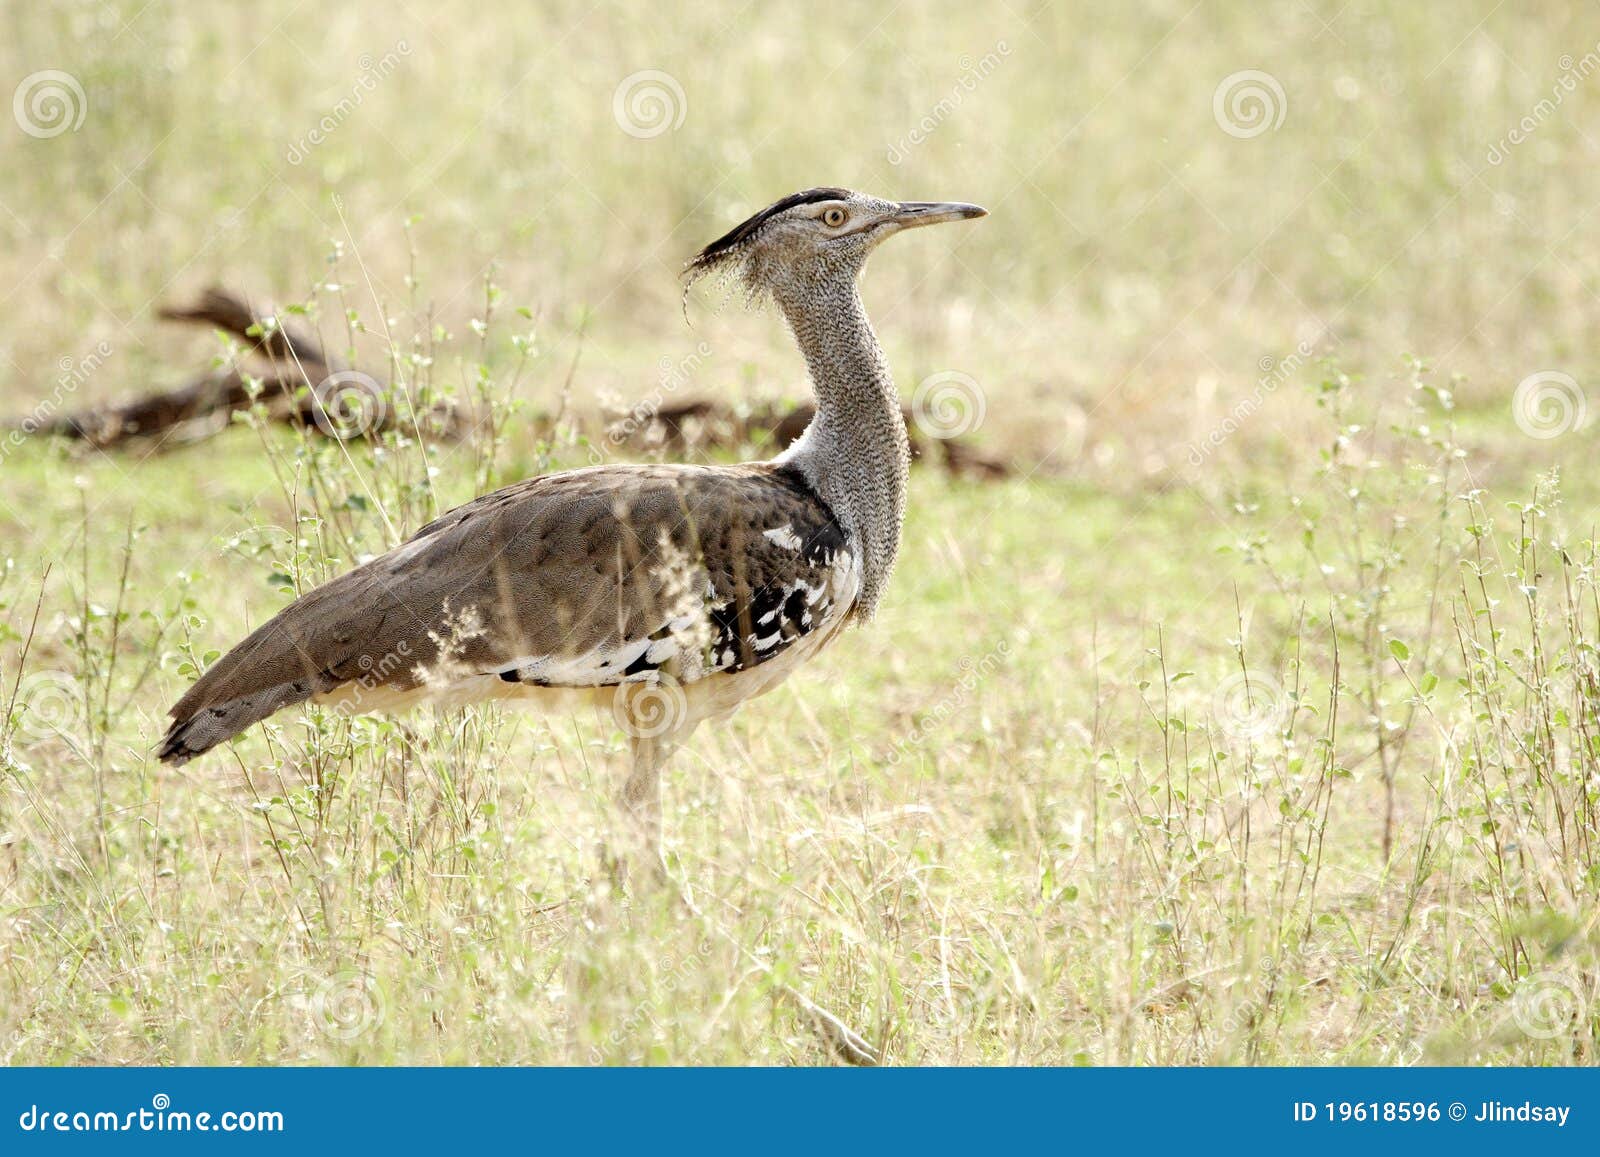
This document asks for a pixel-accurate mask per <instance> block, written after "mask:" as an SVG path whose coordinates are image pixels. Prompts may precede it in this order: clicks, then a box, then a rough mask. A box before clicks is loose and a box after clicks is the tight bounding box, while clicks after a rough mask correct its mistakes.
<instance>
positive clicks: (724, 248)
mask: <svg viewBox="0 0 1600 1157" xmlns="http://www.w3.org/2000/svg"><path fill="white" fill-rule="evenodd" d="M848 196H850V190H849V189H835V188H830V187H823V188H817V189H805V190H803V191H802V192H799V193H790V194H789V195H788V196H787V197H785V198H784V199H783V200H781V201H774V202H773V203H772V204H770V205H768V206H767V207H766V208H765V209H763V210H761V212H759V213H757V214H756V215H755V216H753V217H751V218H750V219H749V220H747V221H744V222H741V223H740V224H738V225H735V226H734V227H733V228H732V229H730V230H728V231H727V232H726V233H724V234H723V235H722V236H721V237H718V238H717V239H716V240H715V241H713V242H712V243H711V244H710V245H707V246H706V247H705V248H704V249H702V250H700V252H699V253H697V254H696V255H695V258H694V260H693V261H691V262H689V269H690V270H691V271H692V270H695V269H699V268H704V267H705V266H707V265H711V264H713V263H714V262H716V260H717V259H718V258H719V257H723V256H725V255H727V254H728V253H730V252H732V251H733V250H734V249H737V248H738V247H739V245H740V244H741V243H742V242H744V241H748V240H749V239H750V238H751V237H752V236H754V235H755V233H756V231H757V230H758V229H760V228H761V226H763V225H765V224H766V223H767V222H768V221H770V220H771V219H772V218H774V217H776V216H777V215H778V214H779V213H784V212H787V211H788V210H790V209H793V208H794V207H795V206H796V205H810V204H813V203H815V202H817V201H839V200H843V199H844V198H846V197H848Z"/></svg>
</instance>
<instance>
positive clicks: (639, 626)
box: [157, 187, 986, 871]
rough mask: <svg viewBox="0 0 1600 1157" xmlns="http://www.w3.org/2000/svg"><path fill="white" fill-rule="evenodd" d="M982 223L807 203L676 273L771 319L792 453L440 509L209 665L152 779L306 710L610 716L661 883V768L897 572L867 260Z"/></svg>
mask: <svg viewBox="0 0 1600 1157" xmlns="http://www.w3.org/2000/svg"><path fill="white" fill-rule="evenodd" d="M985 215H986V210H984V209H982V208H980V207H979V206H977V205H972V204H967V203H963V202H934V201H889V200H884V199H881V198H878V197H873V196H869V195H867V194H864V193H858V192H854V191H851V190H848V189H843V188H833V187H818V188H812V189H806V190H804V191H801V192H798V193H794V194H792V195H790V196H787V197H784V198H782V199H781V200H778V201H776V202H774V203H772V204H771V205H768V206H767V207H766V208H764V209H762V210H761V211H760V212H758V213H756V214H754V215H753V216H751V217H750V218H749V219H747V220H745V221H743V222H742V223H740V224H739V225H737V226H735V227H734V228H733V229H731V230H730V231H728V232H727V233H726V234H724V235H723V236H721V237H719V238H717V239H716V240H715V241H713V242H711V243H710V244H709V245H707V246H706V247H705V248H704V249H702V250H701V251H700V252H699V253H698V254H697V255H695V257H694V258H693V259H692V260H691V261H690V262H689V263H688V264H687V266H686V267H685V269H684V271H683V279H684V293H685V295H686V297H687V294H688V292H689V287H690V286H692V285H693V284H694V283H695V282H697V281H699V280H700V279H702V278H705V277H716V278H721V279H725V280H727V281H728V282H729V283H730V285H733V286H737V287H742V288H743V290H744V291H745V292H746V294H747V295H748V298H749V299H750V300H751V301H752V302H765V301H771V302H773V303H775V304H776V306H777V308H778V310H779V311H780V312H781V313H782V315H783V318H784V320H785V321H786V322H787V324H788V328H789V330H790V332H791V334H792V336H793V338H794V341H795V344H796V345H797V346H798V347H799V351H800V353H801V355H802V356H803V358H804V360H805V362H806V366H807V368H808V370H809V374H810V379H811V385H812V388H813V391H814V393H815V397H816V414H815V417H814V418H813V420H812V421H811V423H810V425H809V426H808V427H807V428H806V430H805V432H804V433H803V434H802V435H801V436H800V438H799V439H798V440H797V441H795V442H794V443H792V444H791V445H790V446H789V447H788V448H787V449H785V450H784V451H783V452H782V453H780V454H778V455H777V456H776V457H774V458H772V459H770V460H767V461H758V462H747V463H742V464H738V465H701V464H688V463H683V464H673V463H648V464H601V465H596V466H590V467H586V468H582V469H575V470H569V471H563V472H558V473H553V474H547V475H543V476H540V477H536V478H531V479H528V480H525V481H522V482H518V483H515V484H513V485H510V486H507V487H505V488H503V489H500V490H496V491H494V492H492V493H489V494H485V495H483V496H481V497H479V498H476V499H474V500H473V501H470V502H468V503H466V504H465V505H463V506H460V507H457V508H456V509H454V510H451V511H449V512H448V513H446V514H444V515H443V516H441V517H439V518H437V519H435V520H434V521H432V522H430V523H428V524H427V525H426V526H424V527H422V529H420V530H419V531H417V532H416V533H415V534H414V535H413V536H412V537H411V538H410V539H409V540H407V541H405V542H404V543H402V544H401V545H399V546H398V547H396V548H395V549H393V550H391V551H389V552H388V553H386V554H383V555H380V556H378V557H376V558H373V559H371V560H370V561H367V562H365V563H363V564H362V565H360V566H358V567H356V568H355V569H353V570H350V571H348V572H346V573H345V574H343V575H341V576H339V577H337V578H335V579H333V580H331V581H329V582H327V583H325V584H323V585H322V586H319V587H317V588H315V589H313V590H311V591H309V592H307V593H306V594H304V595H302V596H301V597H300V598H298V599H297V600H295V601H294V602H292V603H290V604H289V605H288V606H287V607H285V608H283V609H282V610H281V611H279V612H278V613H277V614H276V615H274V616H273V617H272V618H271V619H270V620H268V621H267V622H265V623H264V624H262V625H261V626H260V627H258V628H257V629H256V630H255V631H253V632H252V633H251V634H250V635H249V636H248V637H246V638H245V639H244V640H243V641H242V642H240V643H239V644H238V645H236V646H235V647H233V649H232V650H230V651H228V652H227V653H226V654H224V655H223V656H221V658H219V659H217V660H216V661H215V662H214V663H213V664H212V665H211V666H210V667H209V669H207V670H206V671H205V672H204V674H202V675H201V676H200V678H199V679H198V680H197V681H196V682H195V683H194V684H193V685H192V686H191V687H190V688H189V689H188V691H187V692H186V693H185V694H184V695H183V696H182V697H181V698H180V699H179V700H178V701H177V703H176V704H174V706H173V707H172V708H171V711H170V716H171V720H170V725H169V726H168V728H167V731H166V733H165V736H164V737H163V739H162V740H161V743H160V746H159V748H158V751H157V755H158V757H159V759H160V760H161V761H163V762H165V763H169V764H174V765H181V764H183V763H185V762H187V761H188V760H190V759H193V758H194V757H196V756H199V755H201V754H203V753H205V752H207V751H209V750H211V749H212V748H214V747H216V746H217V745H219V744H221V743H224V742H225V741H227V740H229V739H231V738H233V737H234V736H236V735H238V734H239V733H240V732H242V731H244V730H245V729H247V728H249V727H250V726H252V725H253V724H255V723H257V722H259V721H260V720H262V719H265V718H267V717H268V716H270V715H273V714H274V713H276V712H278V711H281V710H283V709H285V708H288V707H291V706H294V705H296V704H299V703H303V702H306V701H311V702H313V703H318V704H325V705H329V706H331V707H332V708H334V709H336V710H339V711H342V712H349V713H355V712H368V711H381V712H394V711H401V710H405V709H408V708H410V707H413V706H416V705H420V704H429V703H431V704H442V705H454V704H464V703H477V702H508V703H513V704H516V705H520V706H532V707H535V708H538V709H541V710H558V711H559V710H573V709H579V708H582V707H583V706H585V705H586V704H587V705H590V706H598V707H599V708H600V709H602V710H605V709H607V708H609V709H610V711H611V714H612V716H613V718H614V719H615V721H616V722H617V724H618V725H619V727H620V728H621V730H622V731H624V732H625V733H626V734H627V735H628V737H629V743H630V747H631V756H632V765H631V769H630V771H629V774H628V777H627V779H626V781H625V783H624V784H623V786H622V789H621V800H620V802H621V808H622V811H623V813H624V815H625V822H624V824H623V825H621V826H622V827H623V828H624V829H625V830H626V831H627V832H629V833H631V838H632V839H633V840H634V841H636V842H637V844H638V845H639V848H638V850H639V851H640V852H641V853H642V858H643V860H644V863H645V867H646V869H647V870H650V871H655V870H658V869H659V866H660V865H661V864H662V863H663V861H662V858H661V787H660V780H661V772H662V768H663V766H664V765H665V763H666V762H667V760H668V759H669V758H670V757H671V755H672V753H673V752H674V751H675V750H676V749H677V748H679V747H680V746H681V745H682V744H683V743H684V742H685V741H686V740H687V739H688V737H689V736H690V734H691V733H692V732H693V731H694V730H695V728H696V727H697V726H698V725H699V724H701V723H702V722H705V721H707V720H714V721H715V720H721V719H723V718H726V717H727V716H728V715H730V714H732V713H733V712H734V711H735V710H737V709H738V708H739V706H740V705H741V704H743V703H744V702H745V701H747V700H749V699H752V698H754V697H756V696H758V695H761V694H763V693H765V692H767V691H770V690H772V689H773V688H774V687H776V686H777V685H778V684H780V683H781V682H782V681H783V680H784V679H786V678H787V677H788V676H789V675H790V674H792V673H793V672H794V670H795V669H796V668H797V667H799V666H800V665H801V664H803V663H804V662H805V661H807V660H808V659H810V658H812V657H813V656H815V655H816V654H817V653H818V652H819V651H820V650H821V649H822V648H824V647H826V646H828V645H829V644H830V643H832V642H833V641H834V640H835V639H836V638H837V637H838V636H839V635H840V634H841V632H842V631H843V630H845V629H846V628H847V627H850V626H855V625H861V624H865V623H867V622H870V621H871V619H872V618H873V614H874V612H875V610H876V609H877V607H878V605H879V603H880V601H881V600H882V599H883V597H884V592H885V589H886V587H887V584H888V582H889V577H890V574H891V573H892V571H893V570H894V566H895V558H896V555H897V553H898V550H899V546H900V539H901V530H902V525H903V522H904V518H905V509H906V486H907V480H908V469H909V463H910V454H909V450H908V438H907V431H906V425H905V419H904V416H903V413H902V410H901V407H900V400H899V395H898V392H897V390H896V387H895V382H894V377H893V375H892V374H891V372H890V368H889V363H888V360H887V358H886V357H885V355H884V353H883V350H882V348H881V347H880V345H879V343H878V340H877V336H876V334H875V333H874V331H873V327H872V323H871V321H870V320H869V319H868V317H867V311H866V308H865V306H864V304H863V302H862V299H861V294H860V291H859V288H858V277H859V275H860V274H861V272H862V270H863V268H864V267H865V264H866V262H867V258H868V256H869V255H870V254H871V253H872V251H873V250H874V249H876V248H877V246H878V245H880V244H881V243H882V242H883V241H885V240H886V239H888V238H889V237H892V236H894V235H895V234H897V233H902V232H905V231H908V230H911V229H915V228H920V227H922V226H926V225H933V224H936V223H941V222H951V221H961V220H968V219H972V218H977V217H983V216H985Z"/></svg>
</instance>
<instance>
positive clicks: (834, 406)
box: [775, 275, 911, 618]
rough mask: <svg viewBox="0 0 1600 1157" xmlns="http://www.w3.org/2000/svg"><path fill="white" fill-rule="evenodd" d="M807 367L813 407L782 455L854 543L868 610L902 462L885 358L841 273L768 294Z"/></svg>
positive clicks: (896, 502)
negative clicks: (810, 417) (809, 419)
mask: <svg viewBox="0 0 1600 1157" xmlns="http://www.w3.org/2000/svg"><path fill="white" fill-rule="evenodd" d="M775 296H776V297H777V301H778V305H779V306H780V307H781V308H782V310H783V314H784V317H785V318H786V319H787V320H788V322H789V328H790V329H791V330H792V331H793V332H794V337H795V341H796V342H797V343H798V344H799V346H800V351H801V352H802V353H803V354H804V355H805V359H806V364H807V366H808V367H809V368H810V370H811V382H812V386H813V388H814V389H815V390H816V395H817V416H816V417H815V418H814V419H813V420H812V422H811V425H810V426H809V427H807V429H806V432H805V433H804V434H803V435H802V436H801V437H800V440H799V441H797V442H796V443H795V444H794V445H793V446H791V447H790V448H789V449H788V451H786V452H785V453H784V455H783V456H782V458H781V459H780V460H781V461H784V462H787V463H789V464H791V465H794V466H796V467H798V468H799V469H800V470H801V472H802V473H803V474H804V475H805V476H806V478H807V480H808V481H809V482H810V483H811V485H812V487H813V489H815V490H816V492H817V495H818V496H819V497H820V498H821V499H822V500H823V501H824V502H826V503H827V504H828V505H829V506H830V507H831V508H832V509H833V512H834V516H835V517H836V518H837V519H838V520H839V522H840V525H841V527H842V528H843V529H844V531H845V533H846V534H847V535H849V536H850V537H851V538H852V539H853V540H854V541H855V542H856V543H857V544H858V547H859V549H860V550H861V552H862V586H861V594H860V599H859V602H858V603H857V605H856V613H857V614H859V615H861V616H863V617H869V618H870V617H871V615H872V613H873V611H874V610H875V609H876V608H877V605H878V600H879V599H880V598H882V596H883V592H884V588H885V587H886V586H887V584H888V581H889V573H890V572H891V571H892V570H893V569H894V560H895V554H896V553H897V552H898V551H899V549H900V527H901V523H902V522H903V520H904V518H905V509H906V480H907V475H908V471H909V467H910V464H911V452H910V445H909V442H908V440H907V437H906V424H905V418H904V417H903V416H902V414H901V411H900V395H899V393H898V392H897V391H896V390H895V387H894V378H893V377H892V376H891V375H890V373H889V363H888V361H887V359H885V357H884V356H883V350H882V349H881V348H879V346H878V337H877V334H875V333H873V331H872V322H871V321H869V320H868V319H867V310H866V306H864V305H863V304H862V302H861V295H860V293H859V292H858V291H857V290H856V284H855V278H854V277H853V276H848V275H842V276H839V277H837V278H833V279H829V280H828V281H825V282H822V283H821V284H815V283H814V284H810V285H807V286H806V287H805V288H804V290H794V291H791V292H779V293H777V294H775Z"/></svg>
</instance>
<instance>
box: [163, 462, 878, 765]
mask: <svg viewBox="0 0 1600 1157" xmlns="http://www.w3.org/2000/svg"><path fill="white" fill-rule="evenodd" d="M849 553H850V552H849V547H848V544H847V542H846V539H845V536H844V534H843V532H842V531H841V529H840V527H839V525H838V523H837V522H836V521H835V519H834V517H833V514H832V512H831V511H830V510H829V509H828V507H827V506H826V505H825V504H824V503H823V502H822V501H821V500H820V499H819V498H817V496H816V495H815V494H814V493H813V492H812V491H811V490H810V488H809V487H808V486H807V485H806V483H805V481H804V479H803V478H802V477H801V476H800V474H799V473H798V472H796V471H794V470H793V469H791V468H787V467H783V466H774V465H769V464H765V463H755V464H749V465H745V466H736V467H724V468H712V467H695V466H602V467H595V468H592V469H588V470H575V471H571V472H568V473H563V474H552V475H548V476H545V477H542V478H536V479H532V480H530V481H528V482H523V483H519V484H518V485H515V486H511V487H508V488H506V489H504V490H499V491H496V492H494V493H492V494H487V495H484V496H483V497H481V498H478V499H475V500H474V501H472V502H469V503H467V504H466V505H465V506H461V507H458V508H457V509H455V510H453V511H451V512H450V513H448V514H446V515H444V516H443V517H441V518H439V519H437V520H436V521H434V522H432V523H430V524H429V525H427V526H425V527H423V528H422V530H420V531H418V532H417V534H416V535H415V536H413V537H412V538H411V539H410V540H409V541H408V542H406V543H405V544H404V545H402V546H400V547H398V548H397V549H395V550H393V551H390V552H389V553H388V554H385V555H383V556H381V557H379V558H376V559H373V560H372V561H371V562H368V563H366V564H365V565H363V566H360V567H357V568H356V569H355V570H353V571H350V572H349V573H348V574H345V575H342V576H341V577H339V578H337V579H335V580H333V581H332V582H329V583H327V584H325V585H323V586H321V587H318V588H317V589H315V590H313V591H310V592H309V593H307V594H306V595H304V596H303V597H301V598H300V599H298V600H296V601H295V602H294V603H292V604H290V605H289V606H288V607H286V608H285V609H284V610H283V611H281V612H279V613H278V615H276V616H275V617H274V618H273V619H271V620H270V621H269V622H267V623H266V624H264V625H263V626H261V627H260V628H259V629H257V630H256V631H255V632H254V633H252V634H251V635H250V636H249V637H248V638H246V639H245V640H244V641H243V642H242V643H240V644H239V645H238V646H237V647H235V648H234V649H233V650H231V651H229V652H228V653H227V654H226V655H224V656H223V657H222V658H221V659H219V660H218V661H217V662H216V663H215V664H214V665H213V666H212V667H211V668H210V670H208V671H207V672H206V673H205V675H204V676H203V677H202V678H201V679H200V680H199V681H198V682H196V683H195V685H194V686H193V687H191V688H190V689H189V691H188V693H187V694H186V695H184V696H183V698H182V699H180V700H179V701H178V703H177V704H176V706H174V707H173V708H172V712H171V714H172V717H173V722H172V724H171V727H170V729H169V730H168V732H167V735H166V738H165V740H164V741H163V743H162V745H161V748H160V751H159V755H160V757H161V758H162V759H164V760H169V761H174V762H182V761H183V760H186V759H188V758H190V757H192V756H194V755H197V754H199V753H200V752H202V751H206V750H208V749H210V748H211V747H214V746H216V745H217V744H218V743H221V742H222V741H224V740H226V739H228V738H230V737H231V736H233V735H236V734H238V733H239V732H240V731H242V730H244V729H245V728H246V727H249V726H250V725H251V724H253V723H255V722H256V721H258V720H260V719H264V718H265V717H266V716H268V715H270V714H272V713H273V712H275V711H277V710H279V709H280V708H283V707H286V706H288V705H290V704H293V703H298V702H301V701H303V700H306V699H309V698H311V697H312V696H319V695H326V694H329V693H330V692H334V691H335V690H337V689H338V688H341V687H344V686H346V685H348V684H352V683H357V682H359V685H360V686H363V687H368V688H378V687H381V688H384V689H386V690H395V691H406V690H412V689H417V688H424V687H430V686H439V687H446V686H449V685H450V684H452V683H454V682H457V681H459V680H461V679H463V678H473V677H479V676H482V675H485V674H495V675H498V676H499V677H500V678H501V679H504V680H506V681H507V682H519V683H531V684H537V685H541V686H552V687H597V686H607V685H610V684H614V683H622V682H628V681H632V680H641V679H649V678H654V677H656V675H655V673H656V672H658V671H662V670H665V671H669V672H671V673H672V674H673V675H675V676H676V677H678V678H679V679H682V680H685V681H689V680H693V679H698V678H702V677H704V676H706V675H709V674H714V673H716V672H725V671H735V670H739V669H742V668H744V667H749V666H754V665H756V664H759V663H762V662H764V661H766V660H767V659H769V658H771V657H773V656H774V655H777V654H778V653H780V652H781V651H782V650H783V649H784V648H786V647H788V646H789V645H791V644H792V643H793V642H795V641H796V640H798V639H799V638H801V637H803V636H804V635H806V634H807V633H809V632H811V631H813V630H815V629H818V628H819V627H820V626H821V625H823V624H824V623H829V624H831V623H834V622H837V621H838V620H839V619H840V618H841V617H842V615H843V614H844V613H848V610H849V607H848V606H840V605H838V602H839V600H841V599H853V595H854V584H853V583H845V582H841V581H840V577H839V576H840V575H841V574H842V573H845V572H848V571H850V568H851V566H852V560H851V559H850V557H849Z"/></svg>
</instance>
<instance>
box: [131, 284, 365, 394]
mask: <svg viewBox="0 0 1600 1157" xmlns="http://www.w3.org/2000/svg"><path fill="white" fill-rule="evenodd" d="M158 316H159V317H161V318H162V319H163V320H165V321H181V322H188V323H191V324H195V325H209V326H213V327H215V328H217V329H220V330H222V331H223V332H224V333H231V334H233V335H234V336H235V337H238V338H241V339H242V340H244V341H246V342H248V343H249V344H250V345H251V346H252V347H253V348H254V350H255V352H257V353H260V354H262V355H263V356H265V357H268V358H270V359H272V360H273V361H276V362H284V363H287V364H289V365H294V364H295V363H302V364H307V365H308V366H309V365H315V366H317V367H326V368H327V369H339V368H340V366H339V365H338V364H337V359H333V358H330V357H328V356H327V354H326V353H325V352H324V351H323V348H322V343H321V342H320V341H319V340H317V335H316V334H314V333H312V332H311V331H310V330H308V329H306V328H305V327H304V326H302V325H301V324H300V323H299V322H298V321H296V320H295V319H294V318H293V317H285V316H283V315H282V314H279V313H277V312H275V311H273V310H270V309H263V310H259V311H258V310H255V309H252V308H251V306H250V303H249V302H247V301H246V300H245V299H244V298H243V297H240V296H239V295H238V294H236V293H233V292H231V291H229V290H226V289H222V288H219V287H216V286H213V287H212V288H210V289H208V290H206V291H205V292H204V293H202V294H201V295H200V300H199V301H197V302H195V303H194V304H193V305H190V306H166V307H164V308H163V309H162V310H161V312H160V313H159V314H158ZM252 331H254V332H252ZM326 376H327V374H326V373H323V374H321V375H318V377H317V379H316V380H318V381H320V380H321V379H322V378H324V377H326Z"/></svg>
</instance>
